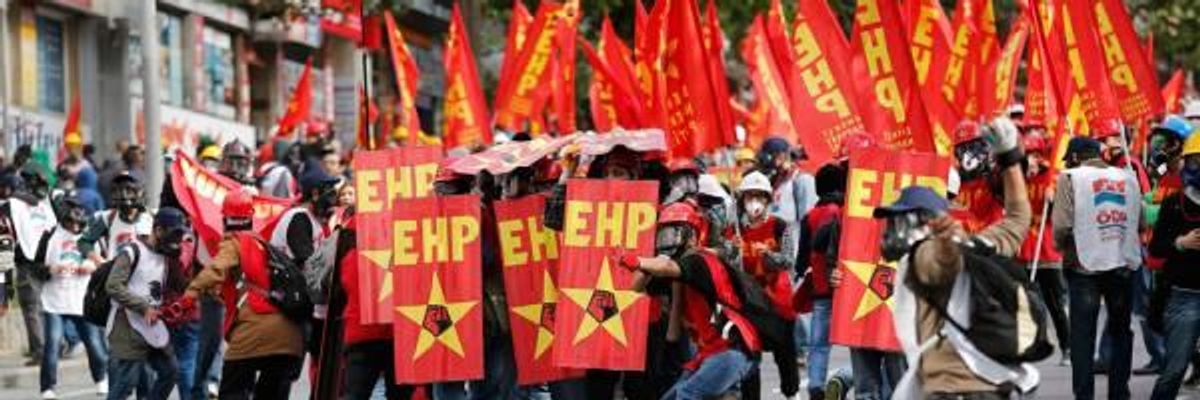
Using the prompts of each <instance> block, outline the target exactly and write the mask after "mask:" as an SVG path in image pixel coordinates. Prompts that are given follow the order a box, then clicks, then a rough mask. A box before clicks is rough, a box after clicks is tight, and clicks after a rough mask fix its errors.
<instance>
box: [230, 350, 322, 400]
mask: <svg viewBox="0 0 1200 400" xmlns="http://www.w3.org/2000/svg"><path fill="white" fill-rule="evenodd" d="M303 361H304V360H303V359H301V358H299V357H295V356H287V355H273V356H264V357H255V358H248V359H244V360H225V367H224V368H223V369H222V370H221V391H220V392H221V393H220V398H221V399H222V400H242V399H261V400H266V399H286V398H290V397H291V396H290V393H291V390H292V382H294V381H295V380H296V378H298V377H299V376H300V368H301V366H302V365H301V363H302V362H303Z"/></svg>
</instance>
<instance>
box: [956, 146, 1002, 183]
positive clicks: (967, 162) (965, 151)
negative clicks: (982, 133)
mask: <svg viewBox="0 0 1200 400" xmlns="http://www.w3.org/2000/svg"><path fill="white" fill-rule="evenodd" d="M954 158H955V159H956V160H958V165H957V166H956V168H957V169H958V176H959V178H960V179H962V181H963V182H964V183H966V182H971V181H975V180H978V179H981V178H985V177H987V176H988V175H991V173H992V170H993V168H994V167H995V164H996V160H995V157H994V156H993V155H992V144H991V143H990V142H988V141H987V139H984V138H982V137H981V138H978V139H973V140H969V141H966V142H962V143H959V144H958V145H956V146H954Z"/></svg>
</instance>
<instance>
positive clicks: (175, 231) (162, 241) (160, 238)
mask: <svg viewBox="0 0 1200 400" xmlns="http://www.w3.org/2000/svg"><path fill="white" fill-rule="evenodd" d="M155 233H157V234H158V235H157V236H156V237H155V241H154V251H155V252H158V253H159V254H162V255H164V256H167V257H172V258H173V257H179V255H180V254H182V253H183V239H184V237H185V236H187V229H184V228H172V229H169V230H166V229H162V228H155Z"/></svg>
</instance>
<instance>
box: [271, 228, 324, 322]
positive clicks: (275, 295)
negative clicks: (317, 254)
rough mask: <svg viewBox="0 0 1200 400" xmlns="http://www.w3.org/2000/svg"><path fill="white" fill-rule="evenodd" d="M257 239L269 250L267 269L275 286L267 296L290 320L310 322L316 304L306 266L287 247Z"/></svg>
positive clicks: (272, 286)
mask: <svg viewBox="0 0 1200 400" xmlns="http://www.w3.org/2000/svg"><path fill="white" fill-rule="evenodd" d="M257 240H258V241H259V243H261V244H262V246H263V248H264V249H266V252H267V260H266V261H267V270H268V271H267V272H268V273H269V276H270V280H271V287H270V288H269V289H268V290H266V297H267V299H268V300H269V301H270V302H271V304H274V305H275V307H278V308H279V312H281V313H283V315H284V316H286V317H287V318H288V319H291V320H292V321H296V322H303V321H308V320H309V319H311V318H312V313H313V303H312V300H311V299H310V298H309V295H308V280H307V279H305V277H304V270H303V268H302V266H301V265H300V264H299V263H297V262H296V260H295V259H293V258H292V257H291V256H289V255H288V254H287V252H285V251H284V250H283V249H280V248H278V247H275V246H272V245H271V244H269V243H267V242H265V241H263V240H262V239H257Z"/></svg>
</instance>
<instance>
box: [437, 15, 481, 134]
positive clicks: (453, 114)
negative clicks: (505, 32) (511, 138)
mask: <svg viewBox="0 0 1200 400" xmlns="http://www.w3.org/2000/svg"><path fill="white" fill-rule="evenodd" d="M443 65H444V67H445V68H446V100H445V103H443V106H442V110H443V112H445V121H444V122H443V124H444V125H443V128H442V140H443V142H442V144H443V146H444V147H445V148H447V149H453V148H455V147H459V146H474V145H480V144H489V143H491V142H492V129H491V126H490V125H489V124H488V122H489V120H488V115H487V112H488V111H487V101H486V100H484V98H483V87H482V86H480V84H479V73H478V72H477V71H476V69H475V55H474V53H472V52H471V43H470V41H469V38H468V37H467V31H466V26H464V25H463V20H462V13H461V12H460V11H459V9H458V3H454V15H453V18H452V19H451V21H450V31H449V33H447V34H446V58H445V60H444V61H443Z"/></svg>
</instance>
